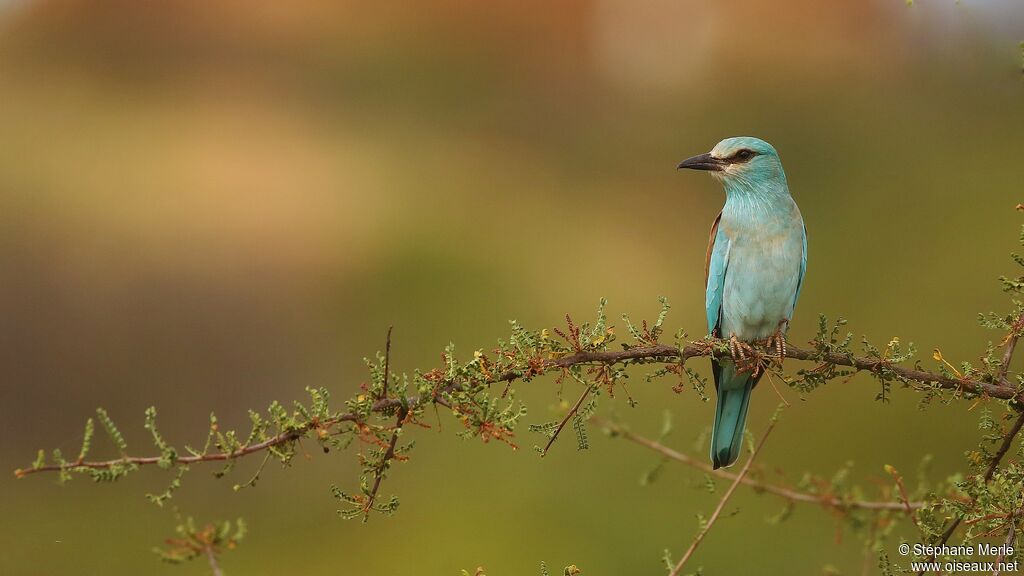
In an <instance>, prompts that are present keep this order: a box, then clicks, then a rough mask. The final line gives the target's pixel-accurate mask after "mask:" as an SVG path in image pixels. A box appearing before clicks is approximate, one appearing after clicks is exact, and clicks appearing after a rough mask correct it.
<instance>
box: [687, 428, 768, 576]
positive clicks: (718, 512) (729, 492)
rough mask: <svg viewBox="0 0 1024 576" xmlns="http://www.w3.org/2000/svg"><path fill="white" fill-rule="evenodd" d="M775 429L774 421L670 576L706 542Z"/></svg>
mask: <svg viewBox="0 0 1024 576" xmlns="http://www.w3.org/2000/svg"><path fill="white" fill-rule="evenodd" d="M774 428H775V420H774V419H773V420H772V421H771V423H769V424H768V428H767V429H766V430H765V431H764V435H763V436H761V441H760V442H759V443H758V444H757V447H756V448H754V451H753V452H752V453H751V454H750V458H747V462H746V464H744V465H743V469H742V470H740V473H739V474H737V475H736V478H735V479H734V480H733V481H732V484H730V485H729V489H728V490H726V491H725V494H723V495H722V499H721V500H719V501H718V506H717V507H715V511H714V512H712V513H711V517H710V518H708V521H707V522H705V523H704V528H703V529H701V531H700V532H699V533H698V534H697V537H696V538H694V539H693V542H692V543H691V544H690V547H689V548H688V549H687V550H686V553H685V554H683V557H682V558H680V559H679V562H678V563H676V566H675V568H673V569H672V571H671V572H669V575H668V576H678V574H679V572H680V571H681V570H682V569H683V565H685V564H686V561H687V560H689V559H690V557H691V556H693V553H694V551H695V550H697V547H698V546H700V543H701V542H702V541H703V540H704V537H705V536H707V534H708V531H709V530H711V527H712V526H714V524H715V521H716V520H718V517H719V516H720V515H721V514H722V509H723V508H725V503H726V502H728V501H729V497H731V496H732V493H733V492H735V491H736V487H737V486H739V485H740V483H741V482H743V477H744V476H746V475H747V472H748V471H749V470H750V465H751V464H753V463H754V458H756V457H757V454H758V452H760V451H761V448H762V447H764V443H765V441H766V440H767V439H768V435H769V434H771V433H772V430H773V429H774Z"/></svg>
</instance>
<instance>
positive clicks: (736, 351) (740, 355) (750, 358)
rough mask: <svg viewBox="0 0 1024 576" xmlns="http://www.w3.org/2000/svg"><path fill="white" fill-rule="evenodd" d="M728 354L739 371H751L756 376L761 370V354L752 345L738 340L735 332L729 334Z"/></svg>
mask: <svg viewBox="0 0 1024 576" xmlns="http://www.w3.org/2000/svg"><path fill="white" fill-rule="evenodd" d="M729 354H730V355H732V361H733V362H734V363H735V364H736V368H737V369H738V370H739V371H740V372H752V373H753V375H754V376H757V375H758V374H760V372H761V359H762V355H761V353H760V352H758V351H757V350H756V349H755V348H754V347H753V346H751V345H750V344H747V343H746V342H744V341H742V340H740V339H739V338H737V337H736V335H735V334H733V335H731V336H729Z"/></svg>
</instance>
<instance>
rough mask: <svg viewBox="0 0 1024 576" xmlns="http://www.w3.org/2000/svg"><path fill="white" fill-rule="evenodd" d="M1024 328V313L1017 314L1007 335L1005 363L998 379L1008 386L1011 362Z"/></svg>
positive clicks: (1004, 354) (1004, 351) (1001, 367)
mask: <svg viewBox="0 0 1024 576" xmlns="http://www.w3.org/2000/svg"><path fill="white" fill-rule="evenodd" d="M1022 329H1024V314H1021V315H1019V316H1017V321H1016V322H1014V323H1013V325H1012V326H1011V327H1010V333H1009V334H1007V336H1006V350H1003V364H1002V366H1000V368H999V376H998V378H996V381H997V382H999V383H1000V384H1002V385H1004V386H1008V385H1009V382H1008V381H1007V379H1006V375H1007V373H1008V372H1009V371H1010V362H1011V361H1012V360H1013V352H1014V350H1015V349H1016V348H1017V340H1020V331H1021V330H1022Z"/></svg>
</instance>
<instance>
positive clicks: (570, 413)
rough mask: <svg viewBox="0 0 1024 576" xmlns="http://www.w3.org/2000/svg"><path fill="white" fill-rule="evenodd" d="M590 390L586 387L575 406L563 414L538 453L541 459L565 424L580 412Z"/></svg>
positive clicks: (546, 453)
mask: <svg viewBox="0 0 1024 576" xmlns="http://www.w3.org/2000/svg"><path fill="white" fill-rule="evenodd" d="M590 389H591V387H590V386H587V387H586V389H584V390H583V394H580V397H579V399H578V400H576V404H575V405H574V406H573V407H572V408H571V409H570V410H569V411H568V412H567V413H566V414H565V418H562V421H561V422H559V423H558V428H555V431H554V433H552V434H551V438H549V439H548V443H547V444H546V445H545V446H544V451H542V452H541V453H540V455H541V457H542V458H543V457H544V456H547V455H548V450H549V449H550V448H551V445H552V444H554V443H555V440H556V439H558V435H559V434H561V433H562V429H563V428H565V425H566V423H567V422H569V420H570V419H572V417H573V416H575V415H576V413H577V412H579V411H580V406H582V405H583V401H584V400H586V399H587V396H589V395H590Z"/></svg>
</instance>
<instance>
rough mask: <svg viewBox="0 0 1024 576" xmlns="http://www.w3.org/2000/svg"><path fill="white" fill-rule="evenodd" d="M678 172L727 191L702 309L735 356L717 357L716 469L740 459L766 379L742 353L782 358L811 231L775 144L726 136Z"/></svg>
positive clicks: (709, 258)
mask: <svg viewBox="0 0 1024 576" xmlns="http://www.w3.org/2000/svg"><path fill="white" fill-rule="evenodd" d="M679 168H688V169H691V170H707V171H710V172H711V175H712V176H715V177H716V178H717V179H718V180H721V181H722V183H723V184H724V186H725V207H724V208H722V212H721V214H719V215H718V218H717V219H715V223H714V224H713V225H712V226H711V238H710V242H709V244H708V252H707V261H706V265H705V269H704V273H705V281H706V284H707V288H706V293H705V300H704V305H705V308H706V311H707V319H708V332H709V333H710V334H711V335H712V336H715V337H717V338H725V339H728V340H729V343H730V345H729V348H730V351H731V352H732V354H731V356H732V358H731V359H729V358H712V360H711V368H712V371H713V372H714V376H715V390H716V391H717V392H718V408H717V410H716V412H715V426H714V429H713V432H712V436H711V460H712V462H713V463H714V467H715V468H716V469H717V468H721V467H722V466H729V465H730V464H732V463H733V462H735V461H736V458H737V457H738V456H739V453H740V446H741V445H742V443H743V429H744V425H745V422H746V419H747V408H748V407H749V406H750V394H751V392H752V391H753V389H754V386H756V385H757V382H758V380H760V378H761V376H762V375H763V371H761V370H760V369H759V368H758V367H756V366H745V365H744V363H743V361H742V360H743V359H745V358H746V355H745V354H744V350H746V351H750V350H751V348H750V344H751V343H755V342H763V343H764V344H765V345H766V346H769V347H771V346H775V347H777V349H778V351H779V356H780V358H781V357H783V356H784V355H785V331H786V328H787V326H788V324H789V321H790V319H791V318H792V317H793V308H794V307H795V306H796V301H797V298H799V297H800V287H801V285H802V284H803V280H804V273H805V271H806V270H807V232H806V229H805V228H804V221H803V218H802V217H801V216H800V209H799V208H797V205H796V202H794V201H793V197H792V196H790V194H789V186H788V185H787V183H786V173H785V172H784V171H783V170H782V161H781V160H779V155H778V153H777V152H776V151H775V148H773V147H772V145H771V144H769V143H767V142H765V141H764V140H759V139H757V138H751V137H739V138H727V139H725V140H722V141H721V142H719V143H718V144H717V145H715V147H714V149H712V150H711V152H709V153H707V154H701V155H699V156H694V157H693V158H687V159H686V160H684V161H683V162H682V163H681V164H679Z"/></svg>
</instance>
